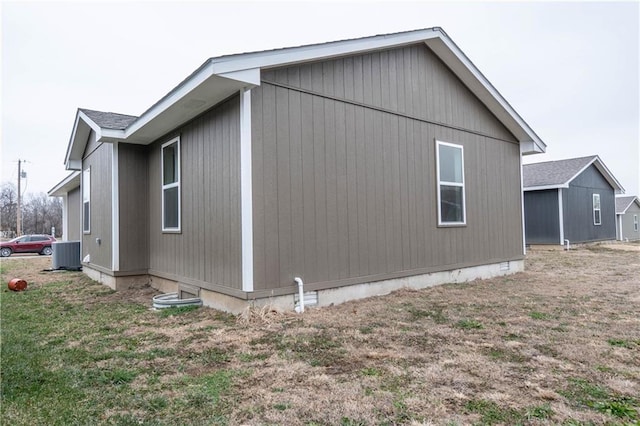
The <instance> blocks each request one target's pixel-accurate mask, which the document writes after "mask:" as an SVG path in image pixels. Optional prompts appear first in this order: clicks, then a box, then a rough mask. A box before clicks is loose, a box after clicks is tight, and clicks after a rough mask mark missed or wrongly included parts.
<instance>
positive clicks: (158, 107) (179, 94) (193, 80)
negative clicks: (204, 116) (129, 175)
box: [125, 63, 214, 139]
mask: <svg viewBox="0 0 640 426" xmlns="http://www.w3.org/2000/svg"><path fill="white" fill-rule="evenodd" d="M213 74H214V72H213V70H212V66H211V64H210V63H209V64H206V65H205V66H203V67H201V69H200V70H199V71H196V72H195V73H194V75H192V76H191V77H189V78H187V80H185V81H184V82H183V83H182V84H181V85H179V86H178V87H176V88H175V89H174V90H173V91H171V92H169V94H168V95H167V96H165V97H164V98H163V99H161V100H160V101H159V102H158V103H156V104H155V105H153V106H152V107H151V108H149V109H148V110H147V111H145V112H144V113H143V114H142V115H141V116H140V117H138V119H137V120H136V121H134V122H133V123H132V124H131V125H130V126H129V127H127V129H126V131H125V139H126V138H128V137H129V136H130V135H132V134H133V133H135V132H136V131H138V130H139V129H141V128H142V127H143V126H144V125H145V124H147V123H148V122H149V121H151V120H153V119H154V118H155V117H157V116H158V115H159V114H160V113H161V112H162V111H164V110H166V109H167V108H169V107H170V106H171V105H173V104H174V103H176V102H177V101H178V100H180V99H182V98H183V97H184V96H185V95H187V94H188V93H189V92H191V91H192V90H194V89H195V88H196V87H198V86H199V85H201V84H202V83H204V82H205V81H206V80H207V79H208V78H209V77H211V76H212V75H213Z"/></svg>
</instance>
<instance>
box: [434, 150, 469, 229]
mask: <svg viewBox="0 0 640 426" xmlns="http://www.w3.org/2000/svg"><path fill="white" fill-rule="evenodd" d="M436 173H437V175H438V225H444V226H450V225H465V224H466V220H467V218H466V211H465V193H464V148H463V147H462V145H455V144H452V143H447V142H441V141H436Z"/></svg>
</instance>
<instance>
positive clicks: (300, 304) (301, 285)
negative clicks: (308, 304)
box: [293, 277, 304, 314]
mask: <svg viewBox="0 0 640 426" xmlns="http://www.w3.org/2000/svg"><path fill="white" fill-rule="evenodd" d="M293 281H295V282H296V283H297V284H298V307H296V312H297V313H299V314H301V313H303V312H304V283H303V282H302V278H300V277H295V278H294V279H293Z"/></svg>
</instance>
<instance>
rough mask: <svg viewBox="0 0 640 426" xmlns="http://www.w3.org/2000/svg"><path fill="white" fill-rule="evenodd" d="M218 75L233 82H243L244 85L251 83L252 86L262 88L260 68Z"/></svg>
mask: <svg viewBox="0 0 640 426" xmlns="http://www.w3.org/2000/svg"><path fill="white" fill-rule="evenodd" d="M218 75H219V76H220V77H224V78H228V79H231V80H236V81H241V82H243V83H249V84H250V85H252V86H260V68H252V69H248V70H241V71H233V72H226V73H223V74H218Z"/></svg>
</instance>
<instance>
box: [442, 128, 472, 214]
mask: <svg viewBox="0 0 640 426" xmlns="http://www.w3.org/2000/svg"><path fill="white" fill-rule="evenodd" d="M441 145H445V146H450V147H452V148H459V149H460V152H461V154H462V155H461V156H462V158H461V160H462V183H458V182H447V181H441V180H440V146H441ZM436 181H437V182H438V185H437V191H436V192H437V197H438V226H466V225H467V198H466V190H465V180H464V147H463V146H462V145H458V144H454V143H449V142H443V141H439V140H437V139H436ZM442 185H446V186H458V187H461V188H462V222H443V221H442V209H441V205H440V203H441V200H440V198H441V197H440V193H441V191H440V187H441V186H442Z"/></svg>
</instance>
